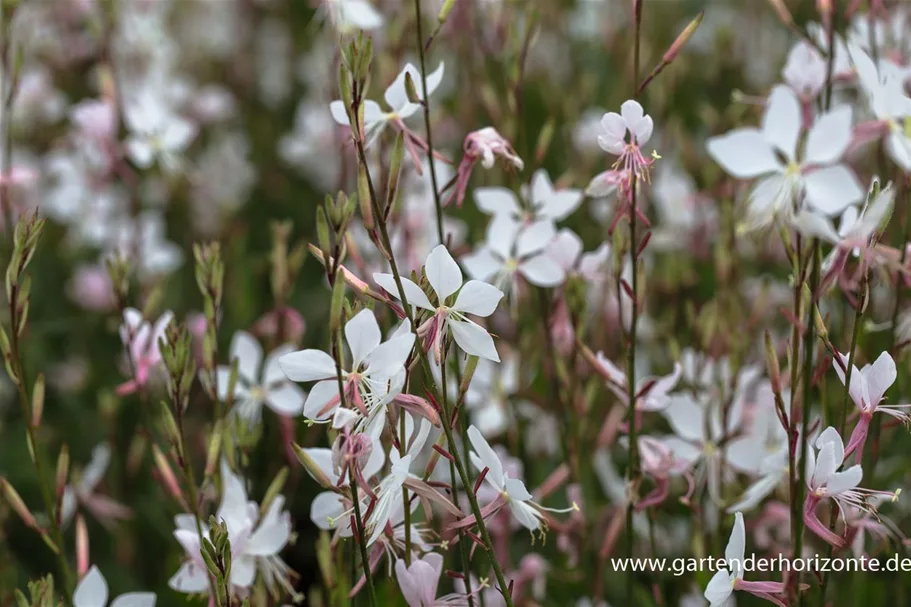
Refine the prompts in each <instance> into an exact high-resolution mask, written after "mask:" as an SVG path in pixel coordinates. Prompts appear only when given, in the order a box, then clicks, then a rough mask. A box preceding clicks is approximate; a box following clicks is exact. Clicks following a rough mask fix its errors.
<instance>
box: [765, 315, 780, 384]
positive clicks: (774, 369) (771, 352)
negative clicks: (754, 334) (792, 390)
mask: <svg viewBox="0 0 911 607" xmlns="http://www.w3.org/2000/svg"><path fill="white" fill-rule="evenodd" d="M765 360H766V369H767V371H768V373H769V381H770V382H771V383H772V391H773V392H775V393H776V394H778V393H780V392H781V366H780V365H779V363H778V353H777V352H776V351H775V344H773V343H772V334H771V333H769V332H768V331H766V332H765Z"/></svg>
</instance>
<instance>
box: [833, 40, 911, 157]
mask: <svg viewBox="0 0 911 607" xmlns="http://www.w3.org/2000/svg"><path fill="white" fill-rule="evenodd" d="M848 52H849V53H850V55H851V61H852V62H853V63H854V67H855V68H856V69H857V79H858V80H859V82H860V86H861V88H862V89H863V91H864V93H865V94H866V96H867V100H868V102H869V104H870V109H871V110H872V111H873V114H874V116H875V117H876V119H877V120H879V121H880V122H882V123H883V124H884V125H885V126H886V129H887V135H886V151H887V152H888V154H889V156H890V157H891V158H892V160H894V161H895V162H896V163H897V164H898V165H900V166H901V168H902V169H904V170H905V171H911V138H909V137H908V136H907V135H906V134H905V127H904V122H905V120H906V119H907V118H909V117H911V98H909V97H908V96H907V95H906V94H905V86H904V82H903V79H902V78H898V77H896V75H895V73H894V72H891V71H889V70H883V69H877V67H876V64H874V63H873V60H872V59H870V57H869V55H867V53H865V52H864V51H863V49H861V48H860V47H859V46H857V45H856V44H852V45H850V46H849V48H848ZM900 121H901V122H900Z"/></svg>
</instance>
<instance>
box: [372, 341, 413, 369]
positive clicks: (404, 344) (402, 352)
mask: <svg viewBox="0 0 911 607" xmlns="http://www.w3.org/2000/svg"><path fill="white" fill-rule="evenodd" d="M413 346H414V333H403V334H402V335H399V336H398V337H393V338H392V339H390V340H389V341H386V342H383V343H382V344H380V345H379V346H378V347H377V348H376V350H374V351H373V353H372V354H371V355H370V356H368V357H367V359H366V361H365V362H366V363H367V375H370V376H373V375H379V376H383V377H389V376H391V375H394V374H395V373H397V372H399V371H401V370H403V369H404V367H405V361H406V360H407V359H408V355H409V354H411V349H412V347H413Z"/></svg>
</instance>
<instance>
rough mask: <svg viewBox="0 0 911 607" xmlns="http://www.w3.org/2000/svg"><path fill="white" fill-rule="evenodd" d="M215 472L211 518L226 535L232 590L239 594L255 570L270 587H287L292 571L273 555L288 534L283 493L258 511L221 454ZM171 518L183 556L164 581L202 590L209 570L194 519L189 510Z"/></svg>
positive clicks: (191, 590) (180, 588)
mask: <svg viewBox="0 0 911 607" xmlns="http://www.w3.org/2000/svg"><path fill="white" fill-rule="evenodd" d="M221 477H222V484H223V489H222V497H221V505H220V506H219V507H218V512H217V513H216V515H215V518H216V519H217V520H218V521H219V522H224V523H225V525H226V526H227V528H228V538H229V540H230V541H231V579H230V581H231V586H232V592H234V593H236V594H240V595H243V594H245V592H246V590H247V589H249V588H250V587H251V586H253V582H254V580H255V579H256V573H257V571H258V572H259V573H260V574H261V575H262V577H263V581H264V582H265V583H266V586H267V587H268V588H269V590H270V591H272V590H274V589H275V586H276V584H278V585H280V586H281V587H282V588H283V589H284V590H286V591H288V592H292V591H293V588H292V587H291V586H290V580H289V578H290V577H291V575H292V574H293V573H292V571H291V570H290V569H289V567H288V565H286V564H285V562H284V561H283V560H282V559H281V557H280V556H279V553H280V552H281V551H282V550H283V549H284V547H285V545H286V544H287V543H288V540H289V539H290V537H291V515H290V514H289V513H288V511H287V510H284V509H283V508H284V504H285V498H284V496H281V495H279V496H276V497H275V498H274V499H273V501H272V503H271V504H270V505H269V509H268V510H267V511H266V512H265V513H263V514H262V517H260V512H259V506H258V505H257V503H256V502H253V501H248V499H247V491H246V489H244V483H243V480H242V479H241V478H240V477H239V476H237V475H236V474H234V473H233V472H232V471H231V469H230V468H229V467H228V464H227V462H226V461H225V460H222V462H221ZM174 522H175V524H176V526H177V530H176V531H174V537H175V538H176V539H177V541H178V542H180V545H181V546H182V547H183V549H184V550H185V551H186V553H187V561H186V562H185V563H184V564H183V565H182V566H181V567H180V569H179V570H178V571H177V573H175V574H174V575H173V576H172V577H171V579H170V581H169V582H168V585H169V586H170V587H171V588H172V589H173V590H176V591H177V592H186V593H198V592H199V593H207V592H208V591H209V586H210V585H209V573H208V569H207V568H206V564H205V562H204V561H203V559H202V553H201V544H202V538H201V537H200V536H199V533H198V532H197V529H196V520H195V518H194V516H193V515H190V514H178V515H177V516H176V517H174ZM202 532H203V534H204V535H208V534H209V528H208V525H205V524H203V525H202ZM292 593H293V592H292Z"/></svg>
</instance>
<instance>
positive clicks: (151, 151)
mask: <svg viewBox="0 0 911 607" xmlns="http://www.w3.org/2000/svg"><path fill="white" fill-rule="evenodd" d="M124 119H125V122H126V125H127V128H128V130H129V131H130V136H129V137H128V138H127V140H126V147H127V151H128V153H129V155H130V159H131V160H132V161H133V162H135V163H136V165H137V166H138V167H139V168H141V169H147V168H149V167H151V166H152V164H153V163H154V162H155V161H156V160H158V162H160V163H161V167H162V169H164V170H165V171H166V172H174V171H176V170H177V169H179V168H180V165H181V159H180V156H181V154H182V153H183V151H184V150H185V149H186V148H187V147H188V146H189V145H190V143H191V142H192V141H193V139H194V137H196V126H195V125H194V124H193V123H191V122H189V121H187V120H185V119H183V118H181V117H180V116H178V115H177V114H175V113H174V112H173V111H172V110H171V108H170V107H168V104H167V102H165V101H164V100H163V99H162V98H161V97H160V96H158V95H153V94H150V93H148V92H144V93H142V94H140V95H139V96H138V97H137V98H135V99H133V100H131V101H128V102H127V103H126V105H125V107H124Z"/></svg>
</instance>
